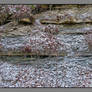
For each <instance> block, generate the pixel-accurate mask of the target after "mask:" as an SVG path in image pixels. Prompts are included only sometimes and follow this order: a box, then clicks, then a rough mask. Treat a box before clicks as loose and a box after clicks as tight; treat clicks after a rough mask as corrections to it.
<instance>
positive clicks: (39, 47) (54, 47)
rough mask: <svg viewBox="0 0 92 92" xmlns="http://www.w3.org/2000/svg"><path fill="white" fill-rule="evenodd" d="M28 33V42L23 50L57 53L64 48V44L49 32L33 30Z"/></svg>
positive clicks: (38, 52)
mask: <svg viewBox="0 0 92 92" xmlns="http://www.w3.org/2000/svg"><path fill="white" fill-rule="evenodd" d="M34 31H35V32H34V33H32V34H31V35H30V40H29V43H27V44H26V45H25V47H24V51H25V52H32V53H37V54H47V55H48V54H59V53H62V51H63V50H65V47H64V44H62V43H61V42H60V41H59V39H57V38H56V37H54V36H53V35H51V34H48V33H44V32H40V31H39V30H34Z"/></svg>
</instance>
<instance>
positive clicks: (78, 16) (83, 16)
mask: <svg viewBox="0 0 92 92" xmlns="http://www.w3.org/2000/svg"><path fill="white" fill-rule="evenodd" d="M91 11H92V6H84V7H82V6H80V7H77V6H76V7H75V8H69V9H65V8H64V9H63V8H61V10H52V11H48V16H46V17H45V14H43V16H44V18H43V19H42V20H41V23H52V24H63V23H67V24H68V23H69V24H70V23H92V13H91Z"/></svg>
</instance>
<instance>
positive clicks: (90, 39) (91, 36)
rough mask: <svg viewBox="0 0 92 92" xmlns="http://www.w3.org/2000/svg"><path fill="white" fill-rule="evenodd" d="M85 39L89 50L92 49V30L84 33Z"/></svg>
mask: <svg viewBox="0 0 92 92" xmlns="http://www.w3.org/2000/svg"><path fill="white" fill-rule="evenodd" d="M85 40H86V41H87V43H88V47H89V50H90V51H92V30H90V31H88V32H87V34H86V35H85Z"/></svg>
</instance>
